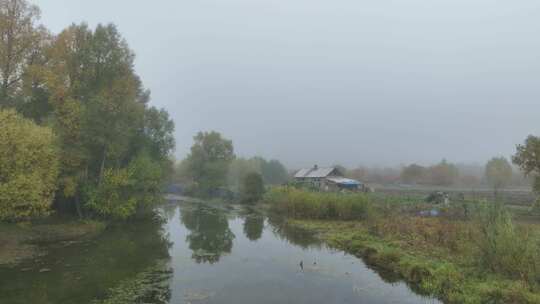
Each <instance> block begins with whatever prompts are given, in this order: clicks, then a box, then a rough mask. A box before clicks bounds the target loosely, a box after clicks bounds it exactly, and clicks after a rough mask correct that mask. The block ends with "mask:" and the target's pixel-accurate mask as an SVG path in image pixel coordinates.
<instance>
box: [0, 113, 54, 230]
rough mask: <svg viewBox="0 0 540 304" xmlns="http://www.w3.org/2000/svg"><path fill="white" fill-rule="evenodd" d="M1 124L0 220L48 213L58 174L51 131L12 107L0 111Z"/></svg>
mask: <svg viewBox="0 0 540 304" xmlns="http://www.w3.org/2000/svg"><path fill="white" fill-rule="evenodd" d="M0 126H1V127H0V220H9V221H17V220H24V219H29V218H33V217H39V216H44V215H47V214H48V213H49V210H50V205H51V203H52V200H53V199H54V192H55V190H56V183H57V178H58V153H57V150H56V147H55V145H54V142H55V137H54V135H53V133H52V131H51V130H50V129H49V128H45V127H40V126H38V125H36V124H34V123H33V122H31V121H30V120H27V119H24V118H23V117H22V116H20V115H18V114H17V112H15V111H13V110H6V111H0Z"/></svg>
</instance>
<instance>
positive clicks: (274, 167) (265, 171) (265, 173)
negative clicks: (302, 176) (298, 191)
mask: <svg viewBox="0 0 540 304" xmlns="http://www.w3.org/2000/svg"><path fill="white" fill-rule="evenodd" d="M261 174H262V178H263V180H264V182H265V183H266V184H269V185H279V184H283V183H285V182H287V181H288V180H289V173H288V172H287V169H286V168H285V166H284V165H283V164H282V163H281V162H280V161H279V160H276V159H272V160H270V161H266V160H264V162H262V164H261Z"/></svg>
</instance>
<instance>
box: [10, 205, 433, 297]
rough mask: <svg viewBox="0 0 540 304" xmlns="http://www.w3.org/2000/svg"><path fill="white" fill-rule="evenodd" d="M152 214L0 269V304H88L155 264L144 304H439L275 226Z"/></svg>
mask: <svg viewBox="0 0 540 304" xmlns="http://www.w3.org/2000/svg"><path fill="white" fill-rule="evenodd" d="M158 213H159V217H157V218H156V219H153V220H139V221H134V222H131V223H127V224H123V225H121V226H111V227H109V228H108V229H107V230H106V231H105V232H104V233H103V234H102V235H101V236H100V237H98V238H96V239H93V240H89V241H83V242H79V243H69V242H66V243H61V244H53V245H44V246H45V249H46V253H47V254H45V255H43V256H42V257H40V258H38V259H34V260H32V261H28V262H25V263H22V264H19V265H17V266H16V267H13V268H0V303H2V304H19V303H20V304H23V303H24V304H28V303H32V304H53V303H54V304H64V303H65V304H75V303H76V304H85V303H92V300H94V299H96V298H104V297H106V296H107V291H108V290H109V289H110V288H111V287H113V286H117V285H118V284H119V282H123V281H125V280H127V279H129V278H133V277H135V276H136V275H137V274H138V273H140V272H142V271H143V270H145V269H147V268H148V267H151V266H152V265H156V264H160V265H166V267H167V269H170V270H171V272H170V275H169V276H168V277H167V280H166V281H165V282H164V283H163V284H162V285H163V288H162V289H161V290H160V293H161V294H160V295H159V297H157V298H159V301H158V300H155V301H154V302H150V303H175V304H176V303H185V304H188V303H191V304H196V303H222V304H251V303H257V304H265V303H298V304H302V303H306V304H308V303H309V304H313V303H325V304H328V303H364V304H379V303H380V304H382V303H410V304H417V303H439V302H438V301H437V300H434V299H432V298H427V297H423V296H420V295H417V294H415V293H414V292H413V291H412V290H411V289H410V288H409V287H408V286H407V285H406V284H404V283H402V282H399V281H396V280H391V279H389V278H387V277H386V276H384V275H380V274H378V273H377V272H376V271H374V270H372V269H370V268H369V267H367V266H366V265H365V264H364V263H363V262H362V260H361V259H358V258H356V257H354V256H351V255H349V254H346V253H344V252H342V251H338V250H334V249H331V248H328V247H326V246H325V245H324V244H322V243H320V242H319V241H318V240H317V239H316V238H314V237H313V236H312V235H310V234H309V233H306V232H305V231H300V230H297V229H293V228H291V227H288V226H286V225H283V224H282V223H281V221H280V220H279V218H268V217H266V216H263V215H261V214H260V213H256V212H253V211H248V210H247V209H245V208H243V207H240V206H233V207H230V206H229V207H226V206H220V207H214V206H209V205H208V204H201V203H171V204H168V205H166V206H163V207H160V208H159V209H158Z"/></svg>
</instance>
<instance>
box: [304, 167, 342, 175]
mask: <svg viewBox="0 0 540 304" xmlns="http://www.w3.org/2000/svg"><path fill="white" fill-rule="evenodd" d="M334 170H336V168H334V167H329V168H309V169H300V170H299V171H298V172H296V174H295V175H294V177H297V178H300V177H308V178H321V177H327V176H328V175H330V174H331V173H332V172H334Z"/></svg>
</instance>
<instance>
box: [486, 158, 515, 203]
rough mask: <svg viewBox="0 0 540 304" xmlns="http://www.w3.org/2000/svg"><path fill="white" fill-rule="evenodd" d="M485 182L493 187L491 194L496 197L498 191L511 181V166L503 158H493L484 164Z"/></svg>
mask: <svg viewBox="0 0 540 304" xmlns="http://www.w3.org/2000/svg"><path fill="white" fill-rule="evenodd" d="M485 175H486V180H487V182H488V183H489V185H491V187H493V193H494V194H495V196H497V193H498V191H499V190H500V189H502V188H504V187H505V186H507V185H508V183H509V182H510V180H511V179H512V166H511V165H510V163H509V162H508V160H507V159H506V158H504V157H494V158H492V159H490V160H489V161H488V162H487V164H486V171H485Z"/></svg>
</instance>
